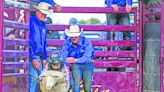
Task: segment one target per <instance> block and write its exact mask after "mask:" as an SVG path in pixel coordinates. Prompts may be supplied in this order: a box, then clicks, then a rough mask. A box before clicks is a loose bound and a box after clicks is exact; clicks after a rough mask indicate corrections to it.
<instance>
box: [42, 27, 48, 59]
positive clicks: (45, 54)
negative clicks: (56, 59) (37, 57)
mask: <svg viewBox="0 0 164 92" xmlns="http://www.w3.org/2000/svg"><path fill="white" fill-rule="evenodd" d="M46 34H47V29H46ZM45 39H47V35H46V36H45ZM46 48H47V40H45V41H44V48H43V49H44V56H43V59H44V60H46V59H47V51H46Z"/></svg>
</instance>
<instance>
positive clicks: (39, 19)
mask: <svg viewBox="0 0 164 92" xmlns="http://www.w3.org/2000/svg"><path fill="white" fill-rule="evenodd" d="M48 6H49V4H48V3H45V2H40V3H38V5H37V6H33V7H34V8H35V9H36V14H35V15H34V16H31V17H30V34H29V36H30V39H29V40H30V48H29V50H30V65H29V68H30V69H29V74H30V75H29V92H39V90H40V89H39V75H40V74H41V72H42V69H43V67H45V66H46V63H47V61H46V58H47V53H46V47H47V44H46V34H47V28H46V24H45V22H44V21H45V19H46V16H47V15H48V14H52V13H53V10H49V9H48Z"/></svg>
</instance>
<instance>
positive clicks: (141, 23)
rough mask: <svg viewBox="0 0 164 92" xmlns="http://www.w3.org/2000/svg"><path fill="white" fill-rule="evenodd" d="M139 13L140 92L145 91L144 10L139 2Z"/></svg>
mask: <svg viewBox="0 0 164 92" xmlns="http://www.w3.org/2000/svg"><path fill="white" fill-rule="evenodd" d="M139 11H140V14H139V16H140V22H139V34H140V35H139V36H140V43H139V44H140V46H139V91H138V92H142V91H143V68H142V57H143V53H142V42H143V41H142V34H143V30H142V29H143V10H142V1H140V2H139Z"/></svg>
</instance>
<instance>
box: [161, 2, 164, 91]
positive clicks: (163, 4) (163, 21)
mask: <svg viewBox="0 0 164 92" xmlns="http://www.w3.org/2000/svg"><path fill="white" fill-rule="evenodd" d="M163 10H164V1H163V0H162V1H161V16H160V18H161V22H160V24H161V25H160V28H161V30H160V34H161V39H160V40H161V41H160V92H164V83H163V80H164V76H163V72H164V64H163V58H164V57H163V54H164V53H162V52H163V51H162V50H163V49H164V48H163V43H164V39H163V38H164V35H163V34H164V17H163V16H164V12H163Z"/></svg>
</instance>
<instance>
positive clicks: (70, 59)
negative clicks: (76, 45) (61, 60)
mask: <svg viewBox="0 0 164 92" xmlns="http://www.w3.org/2000/svg"><path fill="white" fill-rule="evenodd" d="M66 61H67V63H74V62H75V58H73V57H68V58H67V59H66Z"/></svg>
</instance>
